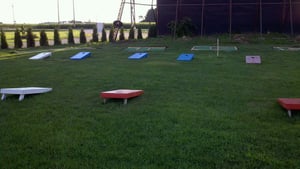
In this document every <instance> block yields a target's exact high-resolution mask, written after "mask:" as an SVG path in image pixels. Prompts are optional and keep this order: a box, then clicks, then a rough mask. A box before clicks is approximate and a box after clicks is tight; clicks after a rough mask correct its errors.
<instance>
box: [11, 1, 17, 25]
mask: <svg viewBox="0 0 300 169" xmlns="http://www.w3.org/2000/svg"><path fill="white" fill-rule="evenodd" d="M11 8H12V15H13V23H14V25H16V19H15V7H14V4H12V5H11Z"/></svg>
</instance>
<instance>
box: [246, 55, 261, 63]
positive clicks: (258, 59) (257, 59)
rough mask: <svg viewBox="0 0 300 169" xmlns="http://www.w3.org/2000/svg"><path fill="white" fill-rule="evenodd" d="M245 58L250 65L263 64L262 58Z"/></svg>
mask: <svg viewBox="0 0 300 169" xmlns="http://www.w3.org/2000/svg"><path fill="white" fill-rule="evenodd" d="M245 58H246V63H248V64H261V58H260V56H246V57H245Z"/></svg>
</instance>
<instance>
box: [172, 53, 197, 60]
mask: <svg viewBox="0 0 300 169" xmlns="http://www.w3.org/2000/svg"><path fill="white" fill-rule="evenodd" d="M193 58H194V54H189V53H183V54H181V55H179V56H178V58H177V59H176V60H178V61H191V60H193Z"/></svg>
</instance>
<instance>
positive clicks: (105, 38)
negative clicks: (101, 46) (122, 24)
mask: <svg viewBox="0 0 300 169" xmlns="http://www.w3.org/2000/svg"><path fill="white" fill-rule="evenodd" d="M106 41H107V35H106V31H105V29H104V27H103V29H102V36H101V42H106Z"/></svg>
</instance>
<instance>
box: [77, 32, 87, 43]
mask: <svg viewBox="0 0 300 169" xmlns="http://www.w3.org/2000/svg"><path fill="white" fill-rule="evenodd" d="M79 42H80V43H81V44H85V43H86V36H85V32H84V30H83V29H81V30H80V35H79Z"/></svg>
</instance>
